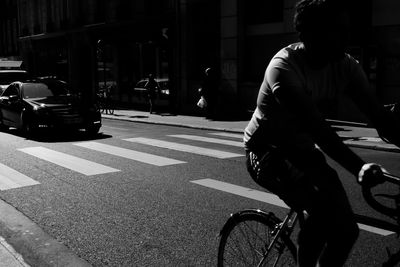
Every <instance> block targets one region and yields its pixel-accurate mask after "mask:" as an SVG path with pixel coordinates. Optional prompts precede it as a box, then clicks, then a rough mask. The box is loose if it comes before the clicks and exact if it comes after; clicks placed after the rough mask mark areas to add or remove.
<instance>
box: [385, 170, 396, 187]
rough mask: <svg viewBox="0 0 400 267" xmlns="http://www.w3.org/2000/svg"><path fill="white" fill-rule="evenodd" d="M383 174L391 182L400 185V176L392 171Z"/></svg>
mask: <svg viewBox="0 0 400 267" xmlns="http://www.w3.org/2000/svg"><path fill="white" fill-rule="evenodd" d="M383 176H384V177H385V179H386V181H388V182H389V183H392V184H397V185H400V177H398V176H396V175H393V174H390V173H383Z"/></svg>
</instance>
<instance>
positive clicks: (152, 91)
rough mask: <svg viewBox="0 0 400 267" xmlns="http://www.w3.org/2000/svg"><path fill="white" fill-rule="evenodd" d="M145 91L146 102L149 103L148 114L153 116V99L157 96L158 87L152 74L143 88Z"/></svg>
mask: <svg viewBox="0 0 400 267" xmlns="http://www.w3.org/2000/svg"><path fill="white" fill-rule="evenodd" d="M144 87H145V88H146V90H147V100H148V101H149V109H150V110H149V112H150V114H153V112H154V109H155V99H156V96H157V90H158V85H157V82H156V80H155V79H154V76H153V74H152V73H150V74H149V76H148V81H147V83H146V85H145V86H144Z"/></svg>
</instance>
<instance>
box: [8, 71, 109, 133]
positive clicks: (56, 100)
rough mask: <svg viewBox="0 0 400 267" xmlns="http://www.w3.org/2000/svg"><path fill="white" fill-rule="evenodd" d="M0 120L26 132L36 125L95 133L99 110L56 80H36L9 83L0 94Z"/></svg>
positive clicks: (98, 123)
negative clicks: (86, 103) (84, 103)
mask: <svg viewBox="0 0 400 267" xmlns="http://www.w3.org/2000/svg"><path fill="white" fill-rule="evenodd" d="M0 124H1V125H2V126H6V127H15V128H18V129H22V130H23V131H24V132H25V133H26V134H30V133H32V132H35V131H36V130H38V129H40V128H65V129H71V128H72V129H85V130H86V131H87V132H88V133H90V134H97V133H98V132H99V130H100V127H101V115H100V111H99V110H98V109H96V107H95V106H93V107H85V106H84V105H83V104H82V103H81V101H80V99H79V98H78V97H77V96H75V95H72V94H70V93H69V92H68V87H67V84H66V83H65V82H63V81H60V80H52V79H47V80H36V81H26V82H14V83H11V84H10V85H9V86H8V87H7V88H6V89H5V91H4V92H3V94H2V95H1V96H0Z"/></svg>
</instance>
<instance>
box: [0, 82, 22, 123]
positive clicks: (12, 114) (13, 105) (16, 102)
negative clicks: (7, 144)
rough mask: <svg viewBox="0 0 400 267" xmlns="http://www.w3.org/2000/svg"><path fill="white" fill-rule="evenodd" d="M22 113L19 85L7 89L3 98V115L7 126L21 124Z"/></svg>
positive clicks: (12, 85)
mask: <svg viewBox="0 0 400 267" xmlns="http://www.w3.org/2000/svg"><path fill="white" fill-rule="evenodd" d="M21 111H22V102H21V97H20V93H19V87H18V84H11V85H9V86H8V87H7V89H6V90H5V91H4V93H3V94H2V97H1V115H2V116H3V121H4V123H5V124H6V125H9V126H16V125H18V124H19V121H20V117H21Z"/></svg>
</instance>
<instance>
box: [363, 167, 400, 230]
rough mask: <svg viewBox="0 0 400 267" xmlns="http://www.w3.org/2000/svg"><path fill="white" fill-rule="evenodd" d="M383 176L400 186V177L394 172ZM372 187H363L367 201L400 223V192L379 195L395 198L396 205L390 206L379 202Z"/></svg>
mask: <svg viewBox="0 0 400 267" xmlns="http://www.w3.org/2000/svg"><path fill="white" fill-rule="evenodd" d="M383 176H384V178H385V180H386V181H387V182H389V183H393V184H396V185H399V186H400V177H398V176H396V175H393V174H389V173H384V174H383ZM371 189H372V188H370V187H366V186H363V187H362V193H363V197H364V199H365V201H366V202H367V203H368V205H370V206H371V207H372V208H373V209H375V210H376V211H378V212H380V213H382V214H385V215H387V216H389V217H391V218H393V219H396V220H397V222H398V223H399V224H400V194H396V195H383V194H380V195H379V196H382V197H386V198H389V199H393V200H394V201H395V203H396V207H395V208H390V207H387V206H384V205H382V204H381V203H379V202H378V201H377V200H376V199H375V197H374V196H373V195H372V193H371Z"/></svg>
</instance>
